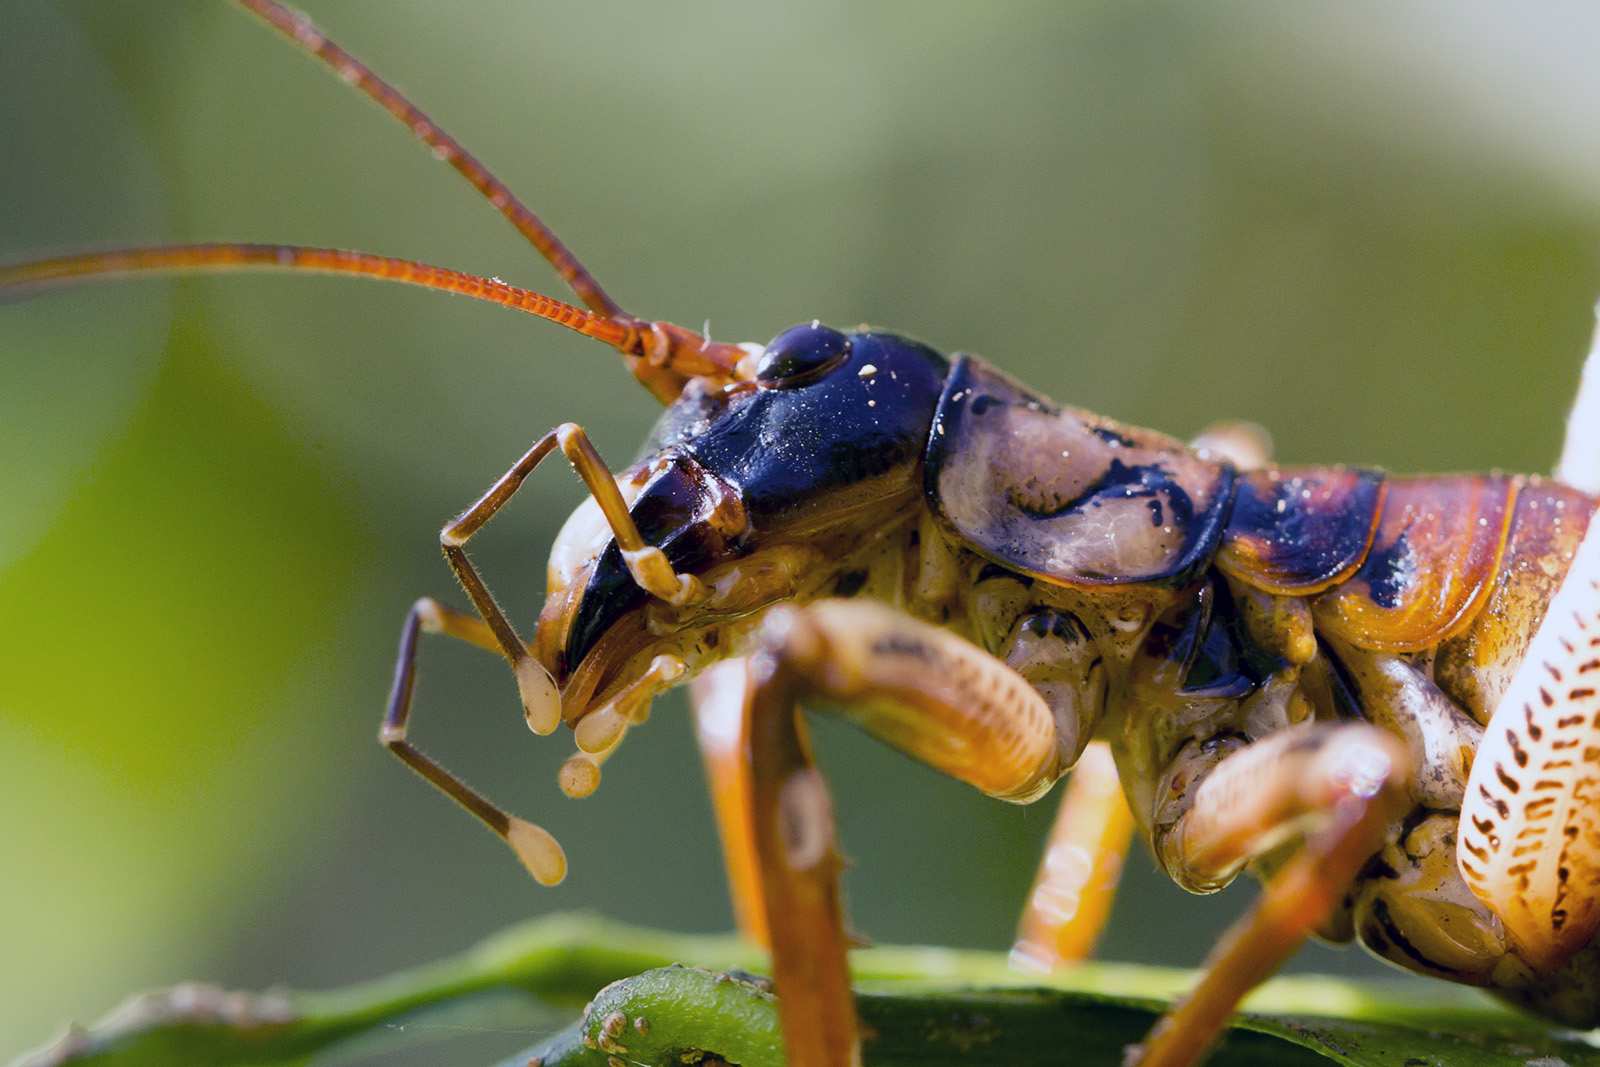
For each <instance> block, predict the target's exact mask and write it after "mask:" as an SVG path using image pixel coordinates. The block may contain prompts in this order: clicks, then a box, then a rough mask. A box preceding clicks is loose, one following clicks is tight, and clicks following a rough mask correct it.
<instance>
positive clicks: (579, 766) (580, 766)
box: [419, 342, 1026, 776]
mask: <svg viewBox="0 0 1600 1067" xmlns="http://www.w3.org/2000/svg"><path fill="white" fill-rule="evenodd" d="M861 344H864V342H856V346H858V347H859V346H861ZM824 347H826V346H824ZM874 368H875V365H874ZM859 370H866V368H864V366H861V368H859ZM875 370H877V368H875ZM885 373H886V374H893V373H894V371H893V370H890V371H885ZM870 378H872V376H870V374H869V376H866V379H867V381H870ZM658 386H659V387H661V389H662V390H664V392H669V390H670V382H669V384H662V382H659V381H658ZM1013 406H1014V405H1013ZM1022 406H1026V405H1022ZM589 470H590V474H592V472H594V466H590V467H589ZM730 522H731V520H730ZM990 552H994V553H1000V552H998V550H995V549H990ZM869 569H870V568H869ZM658 577H659V576H658ZM658 585H659V582H658ZM659 587H661V589H666V587H664V585H659ZM669 595H670V593H669ZM691 598H693V597H691ZM419 619H421V616H419ZM462 625H464V624H462ZM661 670H662V672H670V670H675V667H672V665H670V664H667V665H664V667H662V669H661ZM642 677H643V675H642ZM662 680H666V678H664V675H662ZM531 702H533V704H538V701H531ZM530 710H531V709H530ZM541 723H542V725H549V723H547V720H541ZM614 725H616V723H614V720H613V721H611V726H614ZM587 773H589V771H586V768H584V763H582V760H579V761H578V763H576V765H574V766H573V774H574V776H582V774H587Z"/></svg>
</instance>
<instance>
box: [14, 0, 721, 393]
mask: <svg viewBox="0 0 1600 1067" xmlns="http://www.w3.org/2000/svg"><path fill="white" fill-rule="evenodd" d="M234 2H235V3H237V4H239V5H240V6H241V7H243V8H245V9H246V10H248V11H250V12H252V13H253V14H255V15H258V16H260V17H261V18H262V19H264V20H265V21H266V22H267V23H268V25H270V26H272V27H273V28H274V29H276V30H278V31H279V32H280V33H282V34H283V35H284V36H285V37H287V38H288V39H289V40H290V41H292V42H293V43H294V44H296V45H297V46H299V47H300V48H302V49H303V50H305V51H306V52H307V53H309V54H310V55H312V56H314V57H316V58H317V59H320V60H321V61H322V62H323V63H325V64H327V65H328V66H329V67H330V68H332V69H333V71H334V72H335V73H337V74H338V75H339V76H340V77H341V78H343V79H344V80H345V81H346V82H347V83H349V84H350V85H353V86H355V87H356V88H357V89H360V90H361V91H362V92H363V93H365V94H366V95H367V96H369V97H370V98H372V99H373V100H375V101H377V103H378V104H379V105H380V106H382V108H383V109H384V110H385V111H387V112H389V114H391V115H393V116H394V117H395V118H397V119H399V120H400V121H401V122H402V123H404V124H405V126H406V128H407V129H409V130H410V131H411V132H412V133H413V134H415V135H416V137H417V138H418V139H419V140H421V141H422V143H424V144H426V145H428V146H429V147H430V148H432V149H433V154H434V155H435V156H437V157H438V158H440V159H443V160H444V161H446V162H447V163H449V164H450V165H451V166H452V167H454V168H455V169H456V171H457V172H459V173H460V174H461V175H462V176H463V177H464V178H466V179H467V181H469V182H471V183H472V186H473V188H475V189H477V190H478V192H479V193H481V194H482V195H483V196H484V198H485V199H487V200H488V201H489V202H490V203H491V204H493V205H494V206H495V208H496V209H498V210H499V212H500V214H502V215H503V216H505V217H506V218H507V219H508V220H509V221H510V222H511V224H512V225H513V226H515V227H516V228H517V231H518V232H519V233H521V234H522V235H523V236H524V237H526V238H527V239H528V241H529V242H530V243H532V244H533V246H534V247H535V248H537V249H538V250H539V253H540V254H541V255H542V256H544V258H545V259H546V260H547V261H548V262H549V263H550V265H551V266H552V267H554V268H555V269H556V271H557V272H558V273H559V274H560V275H561V277H562V278H563V279H565V281H566V283H567V285H568V286H570V287H571V289H572V291H573V292H574V293H576V294H577V296H578V298H579V299H581V300H582V301H583V302H584V303H585V304H587V305H588V306H589V309H590V311H583V310H582V309H580V308H576V307H573V306H572V305H570V304H565V303H562V302H561V301H559V300H554V299H551V298H550V297H547V296H544V295H542V294H540V293H536V292H534V291H532V290H529V289H521V288H518V287H517V286H514V285H506V284H505V283H504V282H500V281H494V280H491V279H488V278H480V277H477V276H475V275H471V274H465V273H462V272H460V271H453V270H448V269H446V268H443V267H433V266H429V265H428V264H425V263H417V262H414V261H412V260H406V259H394V258H391V257H388V256H374V255H369V254H367V253H365V252H347V251H342V250H340V249H333V248H308V247H303V246H298V245H277V244H238V243H228V244H175V245H151V246H146V247H138V248H125V249H120V250H115V251H110V252H91V253H86V254H82V255H72V256H62V257H59V258H56V259H47V260H39V261H36V262H32V263H20V264H15V265H12V266H0V302H4V301H5V300H6V299H7V298H8V297H11V296H15V295H25V294H26V293H28V292H30V291H33V290H37V289H41V288H48V287H51V286H53V285H59V284H64V283H67V282H70V281H72V280H75V279H85V278H94V277H102V278H110V277H116V276H120V275H127V274H134V273H141V272H168V273H173V272H196V271H216V270H230V269H239V268H252V267H253V268H270V269H278V270H315V271H332V272H336V273H342V274H356V275H362V276H365V277H369V278H380V279H384V280H388V281H398V282H407V283H409V284H412V285H421V286H425V287H427V288H430V289H441V290H444V291H446V292H452V293H460V294H463V295H465V296H471V297H475V298H477V299H479V300H488V301H491V302H493V303H497V304H502V305H504V306H506V307H514V308H517V309H518V310H521V311H527V312H529V313H531V314H534V315H538V316H539V317H540V318H545V319H549V320H550V321H551V322H555V323H558V324H559V325H562V326H566V327H568V328H569V329H573V330H577V331H578V332H579V333H582V334H585V335H587V336H589V337H593V338H596V339H598V340H601V341H604V342H605V343H606V344H609V345H611V346H612V347H614V348H616V349H617V350H618V351H619V352H621V353H622V354H623V355H624V356H625V357H627V359H628V367H629V370H630V371H632V372H633V376H634V377H635V378H637V379H638V380H639V381H640V382H642V383H643V384H644V386H645V388H647V389H649V390H650V392H651V393H653V394H654V395H655V397H656V398H657V399H658V400H660V401H661V402H662V403H671V402H672V401H673V400H674V399H676V398H677V397H678V395H679V394H680V393H681V392H683V389H684V387H685V385H687V384H688V382H689V381H690V380H692V379H696V378H700V379H704V380H706V381H707V382H708V383H709V384H712V385H714V386H721V385H726V384H728V383H729V382H731V381H733V380H734V379H735V378H737V377H738V376H739V374H740V371H739V370H738V367H739V364H740V362H741V361H742V360H745V359H746V358H747V356H748V353H747V352H746V350H745V348H744V346H742V345H736V344H725V343H717V342H713V341H710V340H707V339H706V338H704V337H702V336H700V335H699V334H697V333H695V332H694V331H692V330H686V329H684V328H683V327H681V326H674V325H672V324H671V323H667V322H647V321H645V320H643V319H640V318H638V317H637V316H634V315H631V314H629V313H628V312H626V311H623V310H622V309H621V308H620V307H619V306H618V305H617V303H616V301H614V300H612V299H611V297H609V296H607V295H606V293H605V290H603V289H601V288H600V283H599V282H597V281H595V280H594V277H593V276H592V275H590V273H589V272H588V270H586V269H585V268H584V266H583V264H581V263H579V262H578V260H577V258H576V257H574V256H573V255H572V253H571V252H569V251H567V249H566V246H565V245H563V244H562V243H561V242H560V241H559V240H558V239H557V238H556V236H555V234H553V233H551V232H550V229H549V228H548V227H546V226H545V224H544V223H543V222H541V221H539V218H538V216H537V215H535V214H534V213H533V212H531V211H529V210H528V209H527V207H525V206H524V205H523V204H522V202H521V201H520V200H518V199H517V198H516V196H514V195H513V194H512V192H511V190H510V189H508V188H506V186H505V183H504V182H502V181H500V179H499V178H496V177H495V176H494V175H493V174H491V173H489V170H488V168H487V167H485V166H484V165H483V164H482V163H479V162H478V161H477V159H475V158H474V157H473V156H472V155H471V153H469V152H468V151H467V150H466V149H465V148H463V147H461V144H460V142H458V141H457V140H456V139H455V138H454V137H451V136H450V135H449V134H448V133H445V132H444V131H443V130H442V129H440V128H439V127H438V126H437V125H435V124H434V122H433V121H432V120H431V119H429V118H428V116H426V115H424V114H423V113H422V112H421V111H420V110H419V109H418V108H417V107H416V106H415V105H414V104H412V103H411V101H409V100H407V99H406V98H405V96H404V94H402V93H401V92H400V91H399V90H398V89H396V88H394V86H392V85H390V84H389V83H388V82H386V81H384V80H383V79H382V78H380V77H378V76H377V75H376V74H374V73H373V72H372V70H371V69H370V68H368V67H367V66H366V64H364V63H362V62H361V61H360V60H358V59H356V58H355V57H354V56H352V55H351V54H350V53H349V52H346V51H345V50H344V49H343V48H340V47H339V46H338V45H336V44H334V43H333V42H332V41H330V40H329V39H328V37H327V35H326V34H324V33H323V32H322V31H321V30H319V29H317V28H316V26H314V25H313V24H312V22H311V20H310V19H308V18H307V17H306V16H305V15H303V14H301V13H299V12H297V11H294V10H293V9H291V8H288V7H285V6H284V5H282V4H280V3H278V2H277V0H234ZM591 312H592V314H591Z"/></svg>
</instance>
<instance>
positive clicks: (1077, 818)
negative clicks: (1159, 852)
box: [1011, 741, 1134, 974]
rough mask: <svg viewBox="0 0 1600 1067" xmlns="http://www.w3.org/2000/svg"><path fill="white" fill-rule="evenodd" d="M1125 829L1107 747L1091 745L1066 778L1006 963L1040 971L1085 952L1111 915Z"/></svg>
mask: <svg viewBox="0 0 1600 1067" xmlns="http://www.w3.org/2000/svg"><path fill="white" fill-rule="evenodd" d="M1133 831H1134V823H1133V813H1132V812H1131V811H1129V810H1128V802H1127V800H1126V799H1125V798H1124V797H1123V795H1122V784H1121V782H1120V781H1118V779H1117V768H1116V764H1115V763H1113V762H1112V759H1111V749H1110V748H1109V747H1108V746H1107V745H1106V744H1105V743H1104V742H1101V741H1096V742H1093V743H1092V744H1090V745H1089V747H1088V748H1086V749H1085V750H1084V753H1083V755H1082V756H1080V757H1078V762H1077V763H1076V764H1075V765H1074V766H1073V768H1072V777H1070V778H1068V779H1067V790H1066V796H1064V797H1063V798H1062V801H1061V808H1060V811H1059V812H1058V814H1057V815H1056V821H1055V826H1054V827H1053V828H1052V829H1051V831H1050V841H1049V844H1048V845H1047V846H1046V848H1045V854H1044V858H1043V859H1042V860H1041V861H1040V863H1039V873H1038V874H1037V875H1036V876H1035V877H1034V882H1033V889H1032V891H1031V892H1030V893H1029V894H1028V903H1027V906H1026V908H1025V909H1024V910H1023V913H1022V921H1021V923H1020V924H1019V926H1018V929H1017V943H1016V944H1015V945H1014V946H1013V947H1012V949H1011V965H1012V966H1013V967H1016V968H1017V969H1018V970H1024V971H1035V972H1038V973H1041V974H1045V973H1049V972H1050V971H1053V970H1056V969H1057V968H1059V967H1062V966H1064V965H1066V964H1070V963H1077V962H1079V961H1081V960H1086V959H1088V958H1089V957H1090V955H1092V954H1093V952H1094V946H1095V942H1096V941H1098V940H1099V939H1100V934H1101V932H1102V931H1104V930H1105V926H1106V920H1107V919H1109V918H1110V917H1111V902H1112V900H1113V899H1114V898H1115V896H1116V892H1117V881H1118V879H1120V878H1121V877H1122V864H1123V861H1124V860H1125V859H1126V858H1127V855H1128V846H1129V845H1130V844H1131V843H1132V841H1133Z"/></svg>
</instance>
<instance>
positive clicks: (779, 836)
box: [718, 600, 1061, 1067]
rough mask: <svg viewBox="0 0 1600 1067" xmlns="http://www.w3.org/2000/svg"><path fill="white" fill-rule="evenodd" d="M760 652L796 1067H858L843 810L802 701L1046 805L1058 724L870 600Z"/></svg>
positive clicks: (774, 882)
mask: <svg viewBox="0 0 1600 1067" xmlns="http://www.w3.org/2000/svg"><path fill="white" fill-rule="evenodd" d="M763 646H764V647H763V649H762V651H760V652H759V653H757V654H756V655H755V656H753V657H752V658H751V660H750V661H749V664H748V669H747V670H746V671H745V672H744V677H743V679H742V681H743V688H744V694H743V696H744V699H743V701H742V702H741V705H742V709H743V725H744V733H745V734H746V736H747V738H748V753H749V783H750V786H749V801H748V803H749V825H750V828H751V836H752V838H753V840H754V846H755V847H754V853H755V856H756V862H757V866H758V867H759V875H758V879H757V880H758V882H759V892H760V896H761V900H762V903H763V910H764V912H765V915H766V925H767V929H768V931H769V933H770V937H771V943H772V969H773V978H774V980H775V982H776V986H777V992H778V1011H779V1018H780V1019H781V1021H782V1024H783V1031H784V1042H785V1046H786V1048H787V1051H788V1057H789V1063H790V1064H791V1065H792V1067H852V1065H854V1064H857V1063H859V1062H860V1047H859V1035H858V1030H857V1025H856V1015H855V1004H854V1001H853V999H852V997H851V994H850V975H849V967H848V963H847V961H846V949H847V947H848V940H847V938H846V936H845V933H844V917H843V912H842V909H841V907H840V903H839V887H838V877H839V870H840V867H841V861H840V858H839V854H838V850H837V847H836V845H835V840H834V819H833V805H832V800H831V798H830V797H829V794H828V789H827V786H826V785H825V784H824V782H823V780H822V776H821V774H820V773H819V772H818V771H817V768H816V766H815V765H814V764H813V762H812V758H811V751H810V746H809V745H808V743H807V740H806V733H805V726H804V721H803V719H802V717H801V715H800V704H801V703H803V702H806V701H808V700H810V699H813V698H815V699H817V700H818V701H819V702H820V703H823V704H826V705H828V706H832V707H839V708H842V709H843V710H842V712H841V713H842V714H843V715H844V716H845V717H846V718H848V719H849V720H850V721H852V722H854V723H856V724H857V725H859V726H861V727H862V728H863V729H865V730H867V731H868V732H869V733H871V734H873V735H874V736H876V737H878V738H879V739H881V740H883V741H886V742H887V743H889V744H891V745H894V746H895V747H897V748H900V749H901V750H903V751H905V752H906V753H907V754H908V755H910V756H912V757H913V758H915V759H918V760H920V761H922V762H924V763H927V764H929V765H930V766H933V767H935V768H937V769H939V770H942V771H945V772H946V773H948V774H950V775H952V776H954V777H956V778H959V779H960V780H962V781H965V782H967V783H968V784H970V785H973V786H975V787H977V788H978V789H981V790H982V791H984V792H986V793H988V794H990V795H991V796H997V797H1002V798H1005V799H1010V800H1016V801H1029V800H1033V799H1035V798H1036V797H1038V796H1039V795H1040V794H1042V793H1043V792H1044V791H1045V790H1046V789H1048V788H1049V786H1050V784H1051V783H1052V782H1053V781H1054V780H1055V778H1056V777H1057V776H1058V775H1059V774H1060V770H1061V768H1060V766H1059V763H1060V758H1061V757H1060V752H1059V744H1058V739H1057V736H1056V728H1055V723H1054V719H1053V717H1052V715H1051V712H1050V709H1049V707H1048V706H1047V705H1046V704H1045V702H1044V700H1043V698H1041V697H1040V696H1039V694H1038V693H1037V692H1035V691H1034V689H1033V688H1032V687H1031V686H1029V684H1028V683H1027V682H1026V681H1025V680H1024V679H1023V678H1022V677H1021V676H1020V675H1019V674H1017V673H1016V672H1015V671H1013V670H1011V669H1010V668H1009V667H1006V666H1005V665H1004V664H1002V663H1001V662H1000V661H999V660H996V659H994V658H993V657H992V656H990V655H988V654H987V653H985V652H983V651H981V650H979V649H978V648H977V647H975V646H973V645H971V644H969V643H967V642H965V641H963V640H961V639H960V638H957V637H955V636H953V635H951V634H949V633H948V632H946V631H943V630H939V629H937V628H935V627H932V626H929V625H927V624H925V623H921V622H917V621H915V620H913V619H910V618H907V617H906V616H904V615H901V614H899V613H898V612H895V611H894V610H892V609H890V608H887V607H885V606H883V605H881V604H876V603H872V602H870V601H845V600H824V601H819V602H818V603H816V604H812V605H810V606H809V607H807V608H788V609H777V610H774V611H773V612H772V613H771V615H770V616H769V617H768V622H767V628H766V631H765V634H764V638H763ZM728 678H730V679H732V681H733V682H734V683H737V681H739V679H737V678H736V677H734V676H732V675H731V674H730V675H729V676H728ZM725 680H726V679H725ZM718 703H720V701H718ZM731 703H732V700H731V698H729V699H728V704H729V705H731Z"/></svg>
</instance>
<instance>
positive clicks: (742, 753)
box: [689, 659, 772, 948]
mask: <svg viewBox="0 0 1600 1067" xmlns="http://www.w3.org/2000/svg"><path fill="white" fill-rule="evenodd" d="M748 670H749V666H748V664H747V663H746V661H745V660H742V659H736V660H727V661H724V662H722V663H719V664H717V665H716V666H715V667H712V668H711V669H710V670H708V671H705V672H704V673H702V674H701V675H700V676H699V677H698V678H696V679H695V680H694V681H693V682H692V683H691V685H690V689H689V693H690V703H691V704H692V705H693V707H694V721H695V737H696V740H698V741H699V743H700V755H701V756H702V757H704V759H705V765H706V779H707V782H708V784H709V785H710V787H711V807H712V810H713V811H715V812H716V816H717V832H718V835H719V836H720V837H721V838H722V858H723V861H724V862H725V863H726V864H727V868H728V887H729V889H730V891H731V892H732V894H733V917H734V921H735V923H736V924H737V925H738V927H739V933H740V934H742V935H744V937H745V938H747V939H748V940H751V941H754V942H755V943H756V944H758V945H761V946H763V947H767V948H770V947H771V944H772V942H771V940H770V939H769V938H768V937H767V913H766V911H765V910H764V909H763V908H762V906H761V899H762V897H761V864H760V861H759V860H758V859H757V857H756V842H755V832H754V830H753V829H752V827H751V825H750V759H749V756H748V752H749V749H750V738H749V735H748V733H747V731H746V730H745V721H746V720H745V707H744V702H745V677H746V672H747V671H748Z"/></svg>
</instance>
